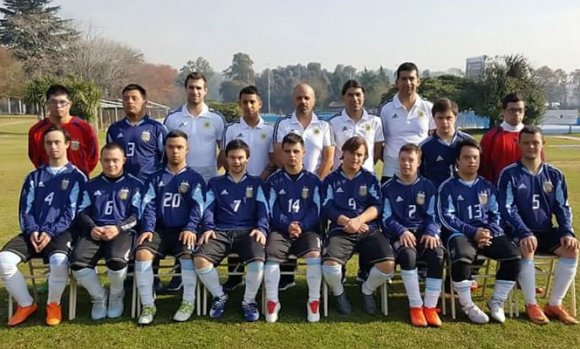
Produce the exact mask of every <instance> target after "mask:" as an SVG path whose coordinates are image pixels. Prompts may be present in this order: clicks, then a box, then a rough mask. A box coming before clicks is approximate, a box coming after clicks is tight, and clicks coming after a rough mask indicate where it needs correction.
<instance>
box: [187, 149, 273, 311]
mask: <svg viewBox="0 0 580 349" xmlns="http://www.w3.org/2000/svg"><path fill="white" fill-rule="evenodd" d="M225 156H226V161H227V164H228V171H227V173H226V174H225V175H223V176H218V177H214V178H212V179H210V181H209V183H208V185H207V202H206V206H205V212H204V226H203V231H204V233H203V235H202V236H201V238H200V239H199V245H200V246H199V249H198V250H197V252H196V254H195V268H196V271H197V274H198V275H199V278H200V280H201V281H202V282H203V284H204V285H205V287H207V289H208V291H209V292H210V293H211V295H212V297H213V301H212V304H211V309H210V313H209V315H210V316H211V317H212V318H219V317H221V316H222V315H223V313H224V309H225V305H226V302H227V299H228V296H227V294H226V293H225V292H224V290H223V288H222V285H220V280H219V275H218V272H217V270H216V268H215V267H216V266H217V265H219V263H220V262H221V260H222V259H224V258H225V257H227V256H228V254H230V253H231V252H234V253H237V254H238V255H239V256H240V258H241V259H242V261H244V263H246V266H247V270H248V271H247V273H246V289H245V292H244V298H243V301H242V311H243V313H244V318H245V319H246V321H250V322H253V321H257V320H258V319H259V318H260V313H259V311H258V305H257V304H256V294H257V293H258V290H259V288H260V284H261V283H262V277H263V275H264V258H265V252H264V245H265V244H266V236H267V234H268V203H267V202H266V197H265V195H264V188H263V186H264V182H263V181H262V180H261V179H260V178H259V177H254V176H250V175H248V174H247V172H246V166H247V164H248V158H249V157H250V148H249V147H248V145H247V144H246V143H245V142H244V141H242V140H239V139H235V140H232V141H230V142H229V143H228V144H227V146H226V150H225Z"/></svg>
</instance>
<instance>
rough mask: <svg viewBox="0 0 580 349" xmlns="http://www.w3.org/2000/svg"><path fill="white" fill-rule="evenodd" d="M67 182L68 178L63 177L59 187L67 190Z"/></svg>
mask: <svg viewBox="0 0 580 349" xmlns="http://www.w3.org/2000/svg"><path fill="white" fill-rule="evenodd" d="M68 184H69V180H68V179H63V180H62V182H60V189H62V190H67V189H68Z"/></svg>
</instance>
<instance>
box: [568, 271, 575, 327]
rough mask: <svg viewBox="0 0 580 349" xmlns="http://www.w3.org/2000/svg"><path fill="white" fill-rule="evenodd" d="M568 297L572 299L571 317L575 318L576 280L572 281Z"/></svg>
mask: <svg viewBox="0 0 580 349" xmlns="http://www.w3.org/2000/svg"><path fill="white" fill-rule="evenodd" d="M569 293H570V296H571V297H572V310H571V312H572V316H573V317H576V278H574V280H572V285H571V286H570V290H569Z"/></svg>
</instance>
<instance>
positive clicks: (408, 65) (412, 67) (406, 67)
mask: <svg viewBox="0 0 580 349" xmlns="http://www.w3.org/2000/svg"><path fill="white" fill-rule="evenodd" d="M403 71H408V72H412V71H416V72H417V77H418V76H419V68H417V65H416V64H415V63H413V62H405V63H403V64H401V65H400V66H399V67H398V68H397V80H399V75H401V72H403Z"/></svg>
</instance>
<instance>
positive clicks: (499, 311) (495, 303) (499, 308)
mask: <svg viewBox="0 0 580 349" xmlns="http://www.w3.org/2000/svg"><path fill="white" fill-rule="evenodd" d="M487 307H488V308H489V311H490V315H491V318H492V319H494V320H495V321H497V322H499V323H500V324H503V323H504V322H505V311H504V309H503V302H502V301H500V300H497V299H493V298H492V299H490V300H489V302H487Z"/></svg>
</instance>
